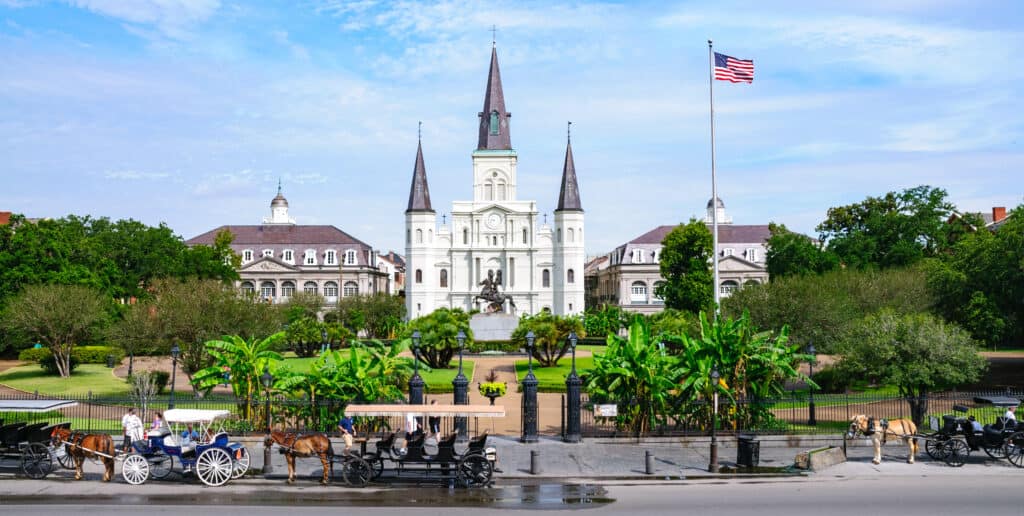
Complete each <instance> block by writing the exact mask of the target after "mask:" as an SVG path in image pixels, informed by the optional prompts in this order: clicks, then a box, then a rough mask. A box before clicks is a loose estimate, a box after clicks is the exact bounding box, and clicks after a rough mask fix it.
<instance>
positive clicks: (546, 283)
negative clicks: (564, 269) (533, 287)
mask: <svg viewBox="0 0 1024 516" xmlns="http://www.w3.org/2000/svg"><path fill="white" fill-rule="evenodd" d="M540 286H542V287H544V288H548V287H550V286H551V271H549V270H548V269H544V270H543V271H542V272H541V273H540Z"/></svg>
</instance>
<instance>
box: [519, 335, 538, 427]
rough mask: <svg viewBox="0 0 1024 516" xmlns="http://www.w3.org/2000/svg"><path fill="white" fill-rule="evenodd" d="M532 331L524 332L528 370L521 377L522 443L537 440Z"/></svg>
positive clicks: (535, 378) (535, 381) (535, 384)
mask: <svg viewBox="0 0 1024 516" xmlns="http://www.w3.org/2000/svg"><path fill="white" fill-rule="evenodd" d="M535 338H536V337H535V335H534V334H533V332H532V331H531V332H529V333H527V334H526V354H527V357H528V358H527V360H528V364H529V370H528V371H527V372H526V376H525V377H523V436H522V438H520V440H521V441H522V442H524V443H535V442H537V383H538V382H537V377H536V376H534V374H533V341H534V339H535Z"/></svg>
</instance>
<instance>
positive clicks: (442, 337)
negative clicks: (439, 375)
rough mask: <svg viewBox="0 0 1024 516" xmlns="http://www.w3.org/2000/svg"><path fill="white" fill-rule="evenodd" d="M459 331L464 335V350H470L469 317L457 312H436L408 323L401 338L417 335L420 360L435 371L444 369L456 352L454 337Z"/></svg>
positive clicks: (456, 341)
mask: <svg viewBox="0 0 1024 516" xmlns="http://www.w3.org/2000/svg"><path fill="white" fill-rule="evenodd" d="M460 330H461V331H462V332H464V333H465V334H466V346H469V345H470V344H471V343H472V342H473V330H471V329H470V328H469V314H468V313H466V312H464V311H463V310H462V309H459V308H454V309H449V308H438V309H437V310H435V311H433V312H432V313H430V314H428V315H425V316H423V317H418V318H416V319H413V320H412V321H410V322H409V325H408V327H407V328H406V329H405V335H404V337H405V338H406V339H409V338H410V337H411V335H412V334H413V332H416V331H419V332H420V350H419V356H420V360H422V361H424V362H425V363H426V364H427V365H429V366H430V367H432V368H434V369H447V368H448V367H449V366H448V364H450V363H451V361H452V356H453V355H454V354H455V353H456V352H457V351H458V349H459V343H458V339H457V335H458V333H459V331H460ZM405 344H407V345H410V346H411V341H410V340H406V341H405ZM410 349H411V347H410Z"/></svg>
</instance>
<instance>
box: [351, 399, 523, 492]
mask: <svg viewBox="0 0 1024 516" xmlns="http://www.w3.org/2000/svg"><path fill="white" fill-rule="evenodd" d="M345 413H346V414H347V415H350V416H402V417H406V416H409V415H412V416H415V417H440V416H451V417H504V415H505V409H504V407H501V406H491V405H349V406H348V407H347V408H346V409H345ZM408 437H409V438H408V439H406V442H405V446H403V447H401V448H399V447H397V446H396V441H397V440H398V437H397V435H396V434H395V433H389V434H387V435H385V436H384V437H383V438H382V439H380V440H378V441H377V442H376V443H375V446H374V448H375V449H374V450H373V451H372V452H369V453H367V454H366V455H364V456H363V458H364V459H365V460H366V461H367V462H368V463H369V464H370V466H371V468H372V470H373V476H374V478H378V477H380V476H381V475H383V473H384V471H385V470H386V469H389V470H391V471H393V472H394V475H395V477H396V478H401V477H403V476H404V477H409V478H411V477H421V478H425V477H433V478H438V479H441V480H451V481H454V482H457V483H458V484H459V485H461V486H463V487H484V486H489V485H490V484H491V483H492V481H493V480H492V479H493V475H494V470H495V467H494V464H495V462H496V460H497V456H496V454H495V452H494V449H493V448H488V447H487V434H486V433H483V434H481V435H478V436H476V437H473V438H471V439H469V442H468V444H467V446H466V449H465V450H464V451H462V452H458V451H456V441H457V438H458V434H456V433H452V434H449V435H447V436H438V437H437V452H436V453H433V454H430V453H428V452H427V450H426V447H425V443H426V434H424V433H422V432H417V433H415V435H411V436H408Z"/></svg>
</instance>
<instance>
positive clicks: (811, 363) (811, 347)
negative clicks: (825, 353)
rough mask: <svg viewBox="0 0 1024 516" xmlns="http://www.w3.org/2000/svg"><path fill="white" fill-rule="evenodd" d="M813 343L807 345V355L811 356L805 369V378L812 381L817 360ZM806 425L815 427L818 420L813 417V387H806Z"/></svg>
mask: <svg viewBox="0 0 1024 516" xmlns="http://www.w3.org/2000/svg"><path fill="white" fill-rule="evenodd" d="M814 352H815V349H814V342H811V343H810V344H808V345H807V354H809V355H811V359H810V360H808V361H807V367H808V369H809V371H808V374H807V377H808V378H811V379H812V380H811V381H814V380H813V376H814V362H815V360H817V358H816V357H815V355H814ZM807 424H808V425H810V426H816V425H817V424H818V420H817V419H816V418H815V417H814V387H812V386H810V385H808V386H807Z"/></svg>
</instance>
